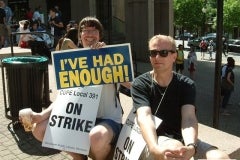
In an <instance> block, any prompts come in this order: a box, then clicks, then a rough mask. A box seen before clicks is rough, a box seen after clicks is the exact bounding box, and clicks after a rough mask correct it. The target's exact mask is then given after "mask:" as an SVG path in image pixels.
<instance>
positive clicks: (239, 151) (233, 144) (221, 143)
mask: <svg viewBox="0 0 240 160" xmlns="http://www.w3.org/2000/svg"><path fill="white" fill-rule="evenodd" d="M198 134H199V136H198V137H199V139H201V140H202V141H204V142H207V143H209V144H211V145H214V146H217V147H218V148H219V149H221V150H223V151H225V152H226V153H227V154H228V155H229V156H230V158H235V159H238V158H240V138H239V137H237V136H234V135H231V134H229V133H226V132H223V131H220V130H217V129H214V128H211V127H209V126H206V125H203V124H199V132H198Z"/></svg>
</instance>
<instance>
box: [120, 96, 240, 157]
mask: <svg viewBox="0 0 240 160" xmlns="http://www.w3.org/2000/svg"><path fill="white" fill-rule="evenodd" d="M120 100H121V104H122V107H123V110H124V115H123V122H125V119H126V117H127V115H128V114H129V111H130V110H131V109H132V98H131V97H128V96H125V95H123V94H120ZM198 127H199V131H198V137H199V139H200V140H202V141H204V142H207V143H209V144H211V145H213V146H216V147H218V148H219V149H220V150H223V151H224V152H226V153H227V154H228V155H229V156H230V158H232V159H240V138H239V137H237V136H234V135H231V134H229V133H226V132H223V131H220V130H217V129H214V128H212V127H209V126H206V125H203V124H200V123H199V126H198Z"/></svg>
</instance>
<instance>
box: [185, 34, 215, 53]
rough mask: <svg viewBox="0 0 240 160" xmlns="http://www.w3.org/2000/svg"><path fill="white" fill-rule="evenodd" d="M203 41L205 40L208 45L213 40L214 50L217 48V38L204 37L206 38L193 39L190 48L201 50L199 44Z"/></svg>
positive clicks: (189, 43)
mask: <svg viewBox="0 0 240 160" xmlns="http://www.w3.org/2000/svg"><path fill="white" fill-rule="evenodd" d="M202 40H205V41H207V43H209V42H210V40H213V43H214V45H213V46H214V50H215V48H216V36H204V37H198V38H195V39H192V40H189V41H188V44H187V45H188V46H189V47H190V46H193V47H195V48H199V44H200V42H201V41H202Z"/></svg>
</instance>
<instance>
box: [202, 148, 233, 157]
mask: <svg viewBox="0 0 240 160" xmlns="http://www.w3.org/2000/svg"><path fill="white" fill-rule="evenodd" d="M206 158H207V159H229V156H228V155H227V154H226V153H225V152H223V151H221V150H219V149H216V148H212V149H210V150H208V151H207V153H206Z"/></svg>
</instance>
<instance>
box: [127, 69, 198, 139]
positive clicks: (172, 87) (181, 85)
mask: <svg viewBox="0 0 240 160" xmlns="http://www.w3.org/2000/svg"><path fill="white" fill-rule="evenodd" d="M131 92H132V98H133V105H134V107H135V108H136V109H137V108H139V107H143V106H150V107H151V110H152V114H153V115H154V113H155V112H156V110H157V108H158V106H159V105H160V106H159V109H158V111H157V113H156V116H157V117H158V118H160V119H162V123H161V125H160V126H159V127H158V129H157V134H158V136H160V135H166V136H171V137H173V138H175V139H182V134H181V107H182V106H183V105H185V104H191V105H194V106H195V98H196V88H195V84H194V82H193V81H192V80H191V79H190V78H188V77H186V76H183V75H181V74H178V73H175V72H173V78H172V81H171V82H170V84H169V85H168V87H166V88H164V87H161V86H159V85H158V84H157V83H156V82H155V81H154V80H153V78H152V76H151V74H150V72H147V73H145V74H143V75H141V76H139V77H137V78H136V79H135V80H134V82H133V84H132V90H131ZM164 92H165V95H164V97H163V94H164ZM162 97H163V98H162ZM161 99H162V102H161V104H159V103H160V101H161Z"/></svg>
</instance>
